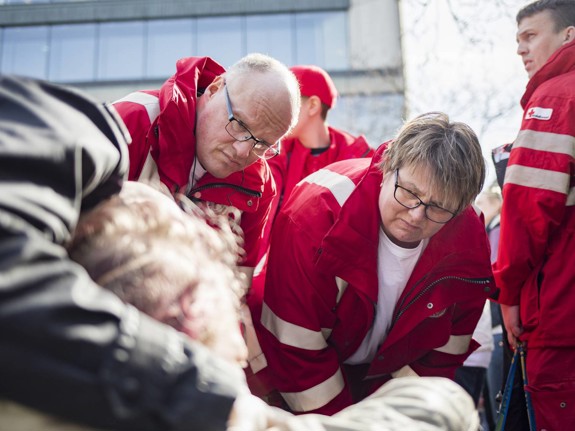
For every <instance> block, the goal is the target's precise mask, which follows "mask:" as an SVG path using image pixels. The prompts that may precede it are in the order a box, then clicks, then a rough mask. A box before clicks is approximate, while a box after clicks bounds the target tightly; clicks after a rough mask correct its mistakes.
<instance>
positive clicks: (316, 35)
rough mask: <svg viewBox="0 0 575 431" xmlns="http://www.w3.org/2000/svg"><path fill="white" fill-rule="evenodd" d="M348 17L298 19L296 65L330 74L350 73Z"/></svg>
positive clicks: (309, 15) (310, 15) (304, 15)
mask: <svg viewBox="0 0 575 431" xmlns="http://www.w3.org/2000/svg"><path fill="white" fill-rule="evenodd" d="M346 17H347V15H346V14H345V13H344V12H327V13H325V12H320V13H302V14H298V15H296V30H295V31H296V36H297V62H298V63H299V64H317V65H318V66H321V67H323V68H324V69H327V70H344V69H347V68H348V66H349V64H348V60H347V25H346Z"/></svg>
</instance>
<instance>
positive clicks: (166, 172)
mask: <svg viewBox="0 0 575 431" xmlns="http://www.w3.org/2000/svg"><path fill="white" fill-rule="evenodd" d="M224 72H225V69H224V68H223V67H222V66H220V65H219V64H218V63H217V62H215V61H214V60H212V59H211V58H209V57H187V58H182V59H180V60H178V62H177V63H176V73H175V74H174V75H173V76H172V77H171V78H169V79H168V80H167V81H166V82H165V83H164V84H163V85H162V87H161V89H160V94H159V98H160V114H159V116H158V119H157V126H158V129H159V139H158V141H157V143H156V144H155V145H154V147H153V148H152V151H153V154H154V158H155V159H156V162H157V165H158V166H159V167H160V166H161V167H162V172H161V173H160V175H162V176H163V178H166V179H168V181H169V182H170V183H171V184H168V185H169V186H170V188H172V186H174V185H177V186H178V187H182V186H184V185H185V184H187V182H188V176H189V173H190V169H191V168H192V163H193V161H194V157H195V153H196V151H195V149H196V137H195V127H196V107H197V97H198V95H201V93H202V92H203V91H204V90H205V88H206V87H207V86H208V85H209V84H210V83H211V82H212V81H213V80H214V79H215V78H216V77H217V76H219V75H221V74H223V73H224Z"/></svg>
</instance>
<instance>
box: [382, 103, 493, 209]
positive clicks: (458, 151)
mask: <svg viewBox="0 0 575 431" xmlns="http://www.w3.org/2000/svg"><path fill="white" fill-rule="evenodd" d="M403 166H412V167H421V168H426V169H428V170H429V173H430V175H431V178H430V182H431V187H432V188H433V189H434V190H437V191H438V192H439V193H440V194H442V195H443V198H444V199H443V201H444V203H445V204H449V205H450V207H451V208H456V211H457V212H459V211H461V210H462V209H463V208H465V207H466V206H468V205H469V204H471V203H473V201H474V200H475V197H476V196H477V195H478V194H479V193H480V192H481V189H482V187H483V182H484V181H485V160H484V158H483V154H482V151H481V145H480V144H479V140H478V139H477V136H476V134H475V132H474V131H473V130H472V129H471V127H469V126H468V125H467V124H464V123H459V122H450V121H449V117H448V116H447V115H446V114H444V113H442V112H429V113H426V114H423V115H420V116H418V117H416V118H414V119H412V120H411V121H408V122H406V123H405V124H404V125H403V127H402V128H401V129H400V130H399V133H398V135H397V137H396V138H395V139H394V140H393V141H392V142H391V143H390V144H389V146H388V148H387V149H386V151H385V153H384V159H383V162H382V164H381V168H382V169H383V171H384V172H393V171H395V170H396V169H399V168H401V167H403Z"/></svg>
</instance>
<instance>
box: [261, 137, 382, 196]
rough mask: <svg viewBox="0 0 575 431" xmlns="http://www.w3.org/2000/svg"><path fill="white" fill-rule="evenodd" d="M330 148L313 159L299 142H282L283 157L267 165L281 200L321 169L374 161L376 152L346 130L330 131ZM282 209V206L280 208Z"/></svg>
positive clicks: (295, 140)
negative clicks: (366, 159)
mask: <svg viewBox="0 0 575 431" xmlns="http://www.w3.org/2000/svg"><path fill="white" fill-rule="evenodd" d="M328 130H329V140H330V146H329V148H328V149H327V150H325V151H323V152H322V153H321V154H318V155H313V154H312V150H311V149H309V148H306V147H304V146H303V145H302V144H301V142H299V141H298V140H297V139H285V140H284V141H282V148H281V153H280V154H279V155H278V156H277V157H274V158H273V159H270V160H269V161H268V163H269V165H270V168H271V170H272V174H273V176H274V180H275V182H276V186H277V189H278V196H279V197H281V198H282V199H283V201H286V200H287V198H288V197H289V196H290V194H291V192H292V190H293V188H294V187H295V185H296V184H297V183H299V182H300V181H301V180H303V179H304V178H305V177H307V176H308V175H309V174H313V173H314V172H316V171H318V170H319V169H321V168H323V167H324V166H327V165H329V164H331V163H334V162H339V161H340V160H347V159H356V158H359V157H371V156H372V155H373V149H372V148H371V147H370V146H369V144H368V143H367V141H366V140H365V138H364V137H363V136H359V137H355V136H352V135H350V134H349V133H347V132H344V131H343V130H338V129H336V128H333V127H328ZM278 206H279V205H278Z"/></svg>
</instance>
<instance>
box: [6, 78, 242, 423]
mask: <svg viewBox="0 0 575 431" xmlns="http://www.w3.org/2000/svg"><path fill="white" fill-rule="evenodd" d="M126 136H127V135H124V132H123V129H122V124H121V122H117V121H116V119H115V118H114V115H113V114H111V113H110V112H109V110H108V109H107V108H105V107H102V105H98V104H96V103H94V102H93V101H91V100H90V99H89V98H87V97H86V96H85V95H82V94H80V93H78V92H76V91H74V90H72V89H68V88H64V87H60V86H56V85H53V84H49V83H45V82H40V81H34V80H27V79H23V78H16V77H0V398H5V399H10V400H13V401H16V402H18V403H21V404H24V405H27V406H29V407H32V408H35V409H38V410H41V411H44V412H46V413H50V414H54V415H57V416H61V417H62V418H64V419H68V420H71V421H77V422H80V423H82V424H85V425H90V426H95V427H102V428H111V429H115V430H138V431H146V430H162V431H168V430H203V431H207V430H223V429H225V423H226V420H227V417H228V415H229V412H230V409H231V406H232V403H233V401H234V399H235V397H236V396H237V393H238V391H240V390H242V388H243V387H244V385H245V381H244V375H243V371H242V370H241V369H240V368H239V367H234V366H232V365H230V364H228V363H227V362H223V361H220V360H218V359H217V358H214V357H213V356H212V355H210V353H209V352H207V351H206V349H205V348H203V346H200V345H197V344H194V343H193V342H191V341H189V340H188V339H186V338H185V337H183V336H182V335H181V334H179V333H177V332H176V331H174V330H173V329H171V328H169V327H166V326H164V325H161V324H159V323H157V322H155V321H153V320H152V319H150V318H148V317H146V316H144V315H142V314H141V313H139V312H138V311H137V310H136V309H134V308H132V307H130V306H126V305H124V304H123V303H122V302H121V301H120V300H119V299H118V298H117V297H115V296H114V295H113V294H111V293H110V292H107V291H105V290H104V289H102V288H100V287H99V286H97V285H95V284H94V283H93V282H92V281H91V279H90V278H89V276H88V275H87V274H86V273H85V271H84V270H83V269H82V268H81V267H80V266H78V265H77V264H75V263H74V262H72V261H70V260H69V259H68V256H67V253H66V251H65V248H64V245H65V243H66V241H68V239H69V237H70V235H71V232H72V231H73V229H74V227H75V225H76V222H77V219H78V216H79V214H80V212H81V211H82V209H83V208H86V207H90V206H92V205H95V204H96V203H98V202H100V201H101V200H103V199H105V198H107V197H109V196H110V195H112V194H114V193H117V192H118V191H119V189H120V187H121V183H122V181H123V178H124V175H125V172H126V170H127V161H126V160H127V157H126V156H127V148H126V145H127V142H126Z"/></svg>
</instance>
